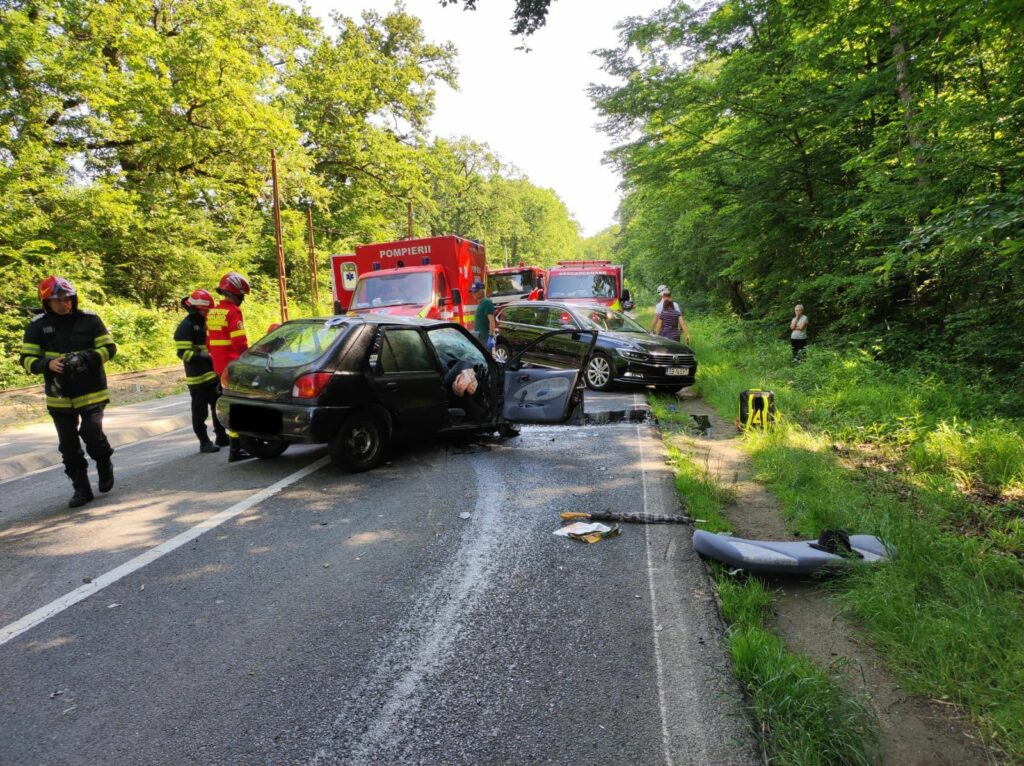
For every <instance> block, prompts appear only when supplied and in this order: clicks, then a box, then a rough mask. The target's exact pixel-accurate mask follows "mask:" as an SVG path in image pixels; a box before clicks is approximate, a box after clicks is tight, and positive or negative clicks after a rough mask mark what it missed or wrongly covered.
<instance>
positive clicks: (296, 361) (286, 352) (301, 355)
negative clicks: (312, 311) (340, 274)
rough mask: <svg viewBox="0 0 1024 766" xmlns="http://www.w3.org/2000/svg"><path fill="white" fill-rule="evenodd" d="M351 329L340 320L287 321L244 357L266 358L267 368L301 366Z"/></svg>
mask: <svg viewBox="0 0 1024 766" xmlns="http://www.w3.org/2000/svg"><path fill="white" fill-rule="evenodd" d="M350 326H351V325H350V324H349V323H348V322H339V321H338V320H328V321H326V322H323V323H316V324H314V323H311V322H287V323H285V324H283V325H281V326H280V327H278V328H277V329H276V330H274V331H273V332H271V333H270V334H269V335H265V336H263V337H262V338H260V340H259V342H257V343H256V344H255V345H254V346H252V347H251V348H249V350H248V351H246V352H245V354H243V355H242V358H245V357H246V356H257V357H261V358H264V359H265V360H266V364H267V366H268V367H269V366H271V365H273V366H276V367H298V366H301V365H303V364H307V363H309V362H312V361H313V360H314V359H318V358H319V357H320V356H322V355H323V354H324V352H326V351H327V350H328V349H329V348H330V347H331V346H332V345H334V342H335V341H336V340H337V339H338V338H340V337H341V336H342V335H344V334H345V333H346V332H347V331H348V328H349V327H350Z"/></svg>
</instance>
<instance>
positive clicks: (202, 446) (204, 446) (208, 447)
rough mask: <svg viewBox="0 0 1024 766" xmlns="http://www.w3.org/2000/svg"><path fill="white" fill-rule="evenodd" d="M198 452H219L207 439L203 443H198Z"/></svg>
mask: <svg viewBox="0 0 1024 766" xmlns="http://www.w3.org/2000/svg"><path fill="white" fill-rule="evenodd" d="M199 451H200V452H220V447H218V446H217V445H216V444H214V443H213V442H212V441H210V440H209V439H207V440H206V441H204V442H199Z"/></svg>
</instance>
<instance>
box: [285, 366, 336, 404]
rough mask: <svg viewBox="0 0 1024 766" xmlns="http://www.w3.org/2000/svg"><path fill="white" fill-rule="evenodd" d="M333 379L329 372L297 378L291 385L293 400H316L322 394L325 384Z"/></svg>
mask: <svg viewBox="0 0 1024 766" xmlns="http://www.w3.org/2000/svg"><path fill="white" fill-rule="evenodd" d="M332 377H334V376H333V375H332V374H331V373H329V372H310V373H307V374H305V375H303V376H302V377H301V378H297V379H296V380H295V383H294V384H292V397H293V398H295V399H316V398H317V397H318V396H320V394H322V393H323V392H324V389H325V388H326V387H327V384H328V383H330V382H331V378H332Z"/></svg>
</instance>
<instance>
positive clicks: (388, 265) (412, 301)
mask: <svg viewBox="0 0 1024 766" xmlns="http://www.w3.org/2000/svg"><path fill="white" fill-rule="evenodd" d="M355 250H356V251H355V252H354V253H346V254H341V255H332V256H331V272H332V275H333V292H334V313H335V314H350V315H354V314H390V315H392V316H418V317H425V318H428V319H448V320H451V321H457V322H460V323H461V324H464V325H467V326H470V327H471V326H472V324H473V318H474V314H475V312H476V302H475V301H473V299H472V297H471V295H470V291H469V288H470V286H471V285H472V284H473V283H474V282H485V281H486V279H487V254H486V252H485V250H484V246H483V245H482V244H480V243H479V242H474V241H473V240H471V239H464V238H462V237H458V236H455V235H448V236H443V237H427V238H424V239H404V240H400V241H397V242H378V243H374V244H369V245H357V246H356V249H355Z"/></svg>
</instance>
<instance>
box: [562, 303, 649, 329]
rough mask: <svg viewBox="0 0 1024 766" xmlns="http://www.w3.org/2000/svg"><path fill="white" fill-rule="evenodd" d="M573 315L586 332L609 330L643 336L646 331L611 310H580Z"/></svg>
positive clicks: (626, 317)
mask: <svg viewBox="0 0 1024 766" xmlns="http://www.w3.org/2000/svg"><path fill="white" fill-rule="evenodd" d="M575 314H576V317H577V318H578V319H579V320H580V322H581V323H582V324H583V327H584V329H586V330H611V331H612V332H640V333H644V334H645V335H646V334H647V330H645V329H644V328H643V327H641V326H640V325H638V324H637V323H636V322H634V321H633V320H632V319H630V318H629V317H628V316H626V315H625V314H620V313H619V312H618V311H612V310H611V309H606V308H592V309H580V310H578V311H576V312H575Z"/></svg>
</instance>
